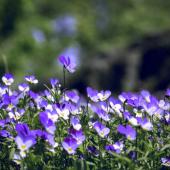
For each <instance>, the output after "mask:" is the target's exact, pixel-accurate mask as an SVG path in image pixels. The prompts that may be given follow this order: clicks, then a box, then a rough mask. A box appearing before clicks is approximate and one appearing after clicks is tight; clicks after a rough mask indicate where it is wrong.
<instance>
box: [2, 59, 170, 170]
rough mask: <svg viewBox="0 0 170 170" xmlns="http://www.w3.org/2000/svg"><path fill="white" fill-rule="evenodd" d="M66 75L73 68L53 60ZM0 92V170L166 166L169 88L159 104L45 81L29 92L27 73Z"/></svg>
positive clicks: (143, 95)
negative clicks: (83, 92) (82, 91)
mask: <svg viewBox="0 0 170 170" xmlns="http://www.w3.org/2000/svg"><path fill="white" fill-rule="evenodd" d="M59 62H60V63H61V64H62V65H63V71H64V86H65V81H66V80H65V74H66V71H68V72H69V73H73V72H75V71H76V65H75V64H74V63H72V61H71V60H70V58H69V57H65V56H61V57H59ZM2 82H3V84H2V85H1V86H0V169H9V168H11V169H67V168H74V169H80V168H81V169H155V170H156V169H161V168H163V167H167V168H168V167H170V89H168V90H167V91H166V93H165V95H164V97H163V99H158V98H156V97H155V96H153V95H152V94H150V92H149V91H146V90H142V91H140V92H139V93H132V92H122V93H121V94H120V95H119V96H118V97H117V98H116V97H114V96H113V95H112V94H111V91H109V90H106V91H104V90H102V91H98V90H96V89H93V88H91V87H87V96H86V97H84V96H81V95H80V94H79V92H78V91H77V90H72V89H66V87H62V86H61V83H60V81H59V80H58V79H56V78H52V79H50V86H49V87H48V86H46V89H45V90H44V91H43V92H34V91H32V90H31V88H32V86H35V85H36V84H37V83H38V79H37V78H36V77H35V76H34V75H29V76H25V80H24V82H23V83H21V84H19V85H18V89H17V90H16V89H13V87H12V85H13V83H14V76H13V75H12V74H9V73H7V74H5V75H4V76H3V77H2Z"/></svg>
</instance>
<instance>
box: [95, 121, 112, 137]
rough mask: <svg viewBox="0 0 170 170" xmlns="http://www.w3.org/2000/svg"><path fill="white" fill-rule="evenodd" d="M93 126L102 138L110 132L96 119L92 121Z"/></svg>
mask: <svg viewBox="0 0 170 170" xmlns="http://www.w3.org/2000/svg"><path fill="white" fill-rule="evenodd" d="M93 127H94V129H95V130H96V132H97V133H98V134H99V136H100V137H102V138H104V137H106V136H107V135H108V134H109V132H110V129H109V128H107V127H106V126H104V125H103V124H102V123H100V122H98V121H97V122H95V123H94V125H93Z"/></svg>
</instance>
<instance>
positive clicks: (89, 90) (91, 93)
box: [87, 87, 99, 102]
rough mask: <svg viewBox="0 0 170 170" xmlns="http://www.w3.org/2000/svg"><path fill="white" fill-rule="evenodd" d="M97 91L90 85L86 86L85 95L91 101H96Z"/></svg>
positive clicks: (97, 99)
mask: <svg viewBox="0 0 170 170" xmlns="http://www.w3.org/2000/svg"><path fill="white" fill-rule="evenodd" d="M97 94H98V91H97V90H95V89H92V88H91V87H87V96H88V97H89V98H90V99H91V100H92V101H93V102H98V101H99V97H98V96H97Z"/></svg>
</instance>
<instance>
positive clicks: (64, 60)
mask: <svg viewBox="0 0 170 170" xmlns="http://www.w3.org/2000/svg"><path fill="white" fill-rule="evenodd" d="M59 62H60V63H61V64H62V65H63V67H64V68H65V69H66V70H67V71H68V72H70V73H74V72H75V71H76V64H75V63H74V62H73V61H72V60H71V58H70V57H66V56H60V57H59Z"/></svg>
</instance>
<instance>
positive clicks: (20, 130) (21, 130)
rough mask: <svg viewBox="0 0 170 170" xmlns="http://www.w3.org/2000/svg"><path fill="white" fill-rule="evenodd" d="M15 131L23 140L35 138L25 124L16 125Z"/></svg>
mask: <svg viewBox="0 0 170 170" xmlns="http://www.w3.org/2000/svg"><path fill="white" fill-rule="evenodd" d="M15 130H16V132H17V134H18V135H19V136H20V137H22V138H27V137H30V136H33V134H32V133H31V131H30V129H29V127H28V125H27V124H25V123H19V124H16V126H15Z"/></svg>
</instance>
